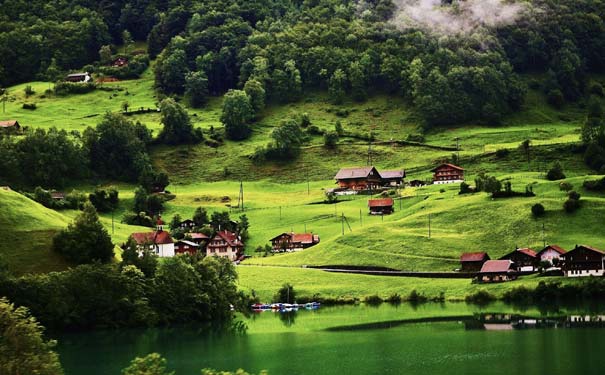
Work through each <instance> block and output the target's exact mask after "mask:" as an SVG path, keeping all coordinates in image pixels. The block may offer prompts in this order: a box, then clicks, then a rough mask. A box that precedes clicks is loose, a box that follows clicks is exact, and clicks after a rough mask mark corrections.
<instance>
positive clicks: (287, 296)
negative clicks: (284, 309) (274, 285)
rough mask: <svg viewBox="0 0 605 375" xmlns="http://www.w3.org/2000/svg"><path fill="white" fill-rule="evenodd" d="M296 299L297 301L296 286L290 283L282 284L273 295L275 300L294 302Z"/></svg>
mask: <svg viewBox="0 0 605 375" xmlns="http://www.w3.org/2000/svg"><path fill="white" fill-rule="evenodd" d="M294 301H296V292H295V291H294V287H293V286H292V285H290V284H288V283H286V284H284V285H282V287H281V288H279V290H278V291H277V293H276V294H275V295H274V296H273V302H279V303H294Z"/></svg>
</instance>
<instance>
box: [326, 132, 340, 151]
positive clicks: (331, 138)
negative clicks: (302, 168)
mask: <svg viewBox="0 0 605 375" xmlns="http://www.w3.org/2000/svg"><path fill="white" fill-rule="evenodd" d="M337 143H338V133H336V132H335V131H329V132H326V133H325V134H324V146H326V147H327V148H332V149H333V148H336V144H337Z"/></svg>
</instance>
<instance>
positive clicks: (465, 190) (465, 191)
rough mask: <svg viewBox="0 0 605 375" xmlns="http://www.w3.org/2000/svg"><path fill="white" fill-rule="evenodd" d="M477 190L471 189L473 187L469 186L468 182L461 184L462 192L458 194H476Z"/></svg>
mask: <svg viewBox="0 0 605 375" xmlns="http://www.w3.org/2000/svg"><path fill="white" fill-rule="evenodd" d="M474 192H475V190H474V189H473V188H471V186H470V185H469V184H467V183H466V182H464V181H463V182H462V183H461V184H460V192H458V194H460V195H462V194H470V193H474Z"/></svg>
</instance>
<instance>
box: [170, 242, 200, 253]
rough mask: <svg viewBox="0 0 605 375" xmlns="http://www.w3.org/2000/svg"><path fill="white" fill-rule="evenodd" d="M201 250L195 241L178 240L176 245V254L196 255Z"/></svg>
mask: <svg viewBox="0 0 605 375" xmlns="http://www.w3.org/2000/svg"><path fill="white" fill-rule="evenodd" d="M199 249H200V245H198V244H196V243H195V242H193V241H188V240H178V241H176V242H175V243H174V253H175V254H195V253H197V252H198V250H199Z"/></svg>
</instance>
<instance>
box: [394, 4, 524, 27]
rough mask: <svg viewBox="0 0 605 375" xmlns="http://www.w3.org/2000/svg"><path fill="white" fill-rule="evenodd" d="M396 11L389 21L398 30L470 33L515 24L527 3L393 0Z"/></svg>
mask: <svg viewBox="0 0 605 375" xmlns="http://www.w3.org/2000/svg"><path fill="white" fill-rule="evenodd" d="M394 2H395V4H396V5H397V12H396V14H395V16H394V17H393V19H391V21H390V22H391V23H392V24H394V25H396V26H397V27H398V28H400V29H409V28H420V29H424V30H428V31H432V32H434V33H438V34H470V33H473V32H475V31H476V30H478V29H481V28H493V27H498V26H505V25H510V24H513V23H515V22H516V21H517V20H518V19H519V18H520V17H521V16H522V15H523V13H524V12H525V11H526V10H527V9H528V5H527V3H515V2H510V1H504V0H458V1H456V0H454V1H453V4H451V5H449V4H448V5H442V3H441V0H395V1H394Z"/></svg>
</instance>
